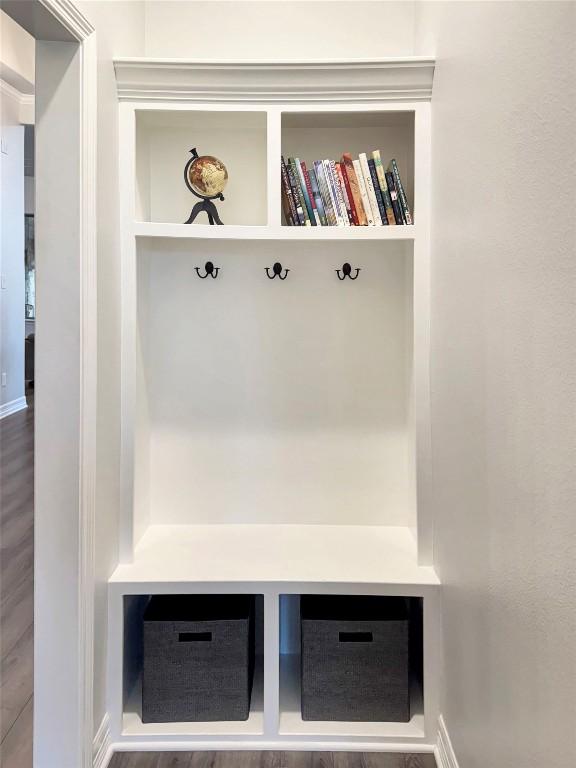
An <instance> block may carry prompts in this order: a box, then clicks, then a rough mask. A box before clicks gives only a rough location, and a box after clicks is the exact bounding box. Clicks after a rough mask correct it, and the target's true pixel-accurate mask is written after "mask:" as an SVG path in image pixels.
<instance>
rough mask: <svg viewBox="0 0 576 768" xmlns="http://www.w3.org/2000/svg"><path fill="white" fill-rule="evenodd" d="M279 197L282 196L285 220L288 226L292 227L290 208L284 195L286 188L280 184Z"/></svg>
mask: <svg viewBox="0 0 576 768" xmlns="http://www.w3.org/2000/svg"><path fill="white" fill-rule="evenodd" d="M281 197H282V210H283V211H284V219H285V222H286V224H287V225H288V226H289V227H293V226H294V219H293V218H292V211H291V210H290V205H289V203H288V197H287V196H286V190H285V189H284V185H282V191H281Z"/></svg>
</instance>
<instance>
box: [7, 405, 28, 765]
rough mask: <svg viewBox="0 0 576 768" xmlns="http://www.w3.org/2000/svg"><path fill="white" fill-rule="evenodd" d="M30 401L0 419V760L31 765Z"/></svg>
mask: <svg viewBox="0 0 576 768" xmlns="http://www.w3.org/2000/svg"><path fill="white" fill-rule="evenodd" d="M33 569H34V403H33V399H30V400H29V407H28V408H27V409H26V410H24V411H19V412H18V413H15V414H13V415H12V416H8V417H7V418H5V419H2V420H1V421H0V764H1V765H2V768H32V708H33V707H32V701H33V699H32V691H33V667H34V649H33V645H34V577H33Z"/></svg>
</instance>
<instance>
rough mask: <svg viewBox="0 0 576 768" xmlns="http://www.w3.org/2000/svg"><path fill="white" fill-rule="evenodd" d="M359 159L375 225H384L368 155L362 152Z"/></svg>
mask: <svg viewBox="0 0 576 768" xmlns="http://www.w3.org/2000/svg"><path fill="white" fill-rule="evenodd" d="M358 159H359V160H360V167H361V168H362V174H363V175H364V183H365V184H366V191H367V193H368V199H369V200H370V207H371V208H372V216H373V217H374V224H376V226H378V225H381V224H382V219H381V218H380V209H379V208H378V201H377V200H376V192H375V190H374V184H373V183H372V176H371V175H370V168H369V167H368V158H367V157H366V153H365V152H361V153H360V155H359V156H358Z"/></svg>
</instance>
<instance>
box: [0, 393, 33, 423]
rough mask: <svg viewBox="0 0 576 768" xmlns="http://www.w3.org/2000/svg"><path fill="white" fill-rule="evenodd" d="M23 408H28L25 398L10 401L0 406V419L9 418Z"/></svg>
mask: <svg viewBox="0 0 576 768" xmlns="http://www.w3.org/2000/svg"><path fill="white" fill-rule="evenodd" d="M24 408H28V403H27V402H26V398H25V397H17V398H16V400H10V402H9V403H4V404H3V405H0V419H4V418H6V416H11V415H12V414H13V413H17V412H18V411H23V410H24Z"/></svg>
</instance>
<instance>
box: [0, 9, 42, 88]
mask: <svg viewBox="0 0 576 768" xmlns="http://www.w3.org/2000/svg"><path fill="white" fill-rule="evenodd" d="M0 78H1V79H2V80H5V81H6V82H7V83H10V85H11V86H12V87H14V88H16V89H17V90H19V91H20V93H34V38H33V37H32V36H31V35H30V34H29V33H28V32H26V30H25V29H23V28H22V27H21V26H20V25H19V24H17V23H16V22H15V21H13V19H11V18H10V16H8V15H7V14H6V13H4V11H1V10H0Z"/></svg>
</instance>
